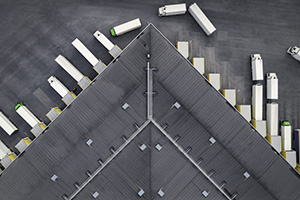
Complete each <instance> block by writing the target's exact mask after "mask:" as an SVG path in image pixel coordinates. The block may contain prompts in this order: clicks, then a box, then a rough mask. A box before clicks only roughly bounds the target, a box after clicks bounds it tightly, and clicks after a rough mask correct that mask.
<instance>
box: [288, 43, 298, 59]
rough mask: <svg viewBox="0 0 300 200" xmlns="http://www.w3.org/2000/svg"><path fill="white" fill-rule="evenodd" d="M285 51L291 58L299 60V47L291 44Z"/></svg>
mask: <svg viewBox="0 0 300 200" xmlns="http://www.w3.org/2000/svg"><path fill="white" fill-rule="evenodd" d="M287 53H288V54H290V55H291V56H292V57H293V58H295V59H296V60H298V61H300V48H299V47H297V46H291V47H289V48H288V50H287Z"/></svg>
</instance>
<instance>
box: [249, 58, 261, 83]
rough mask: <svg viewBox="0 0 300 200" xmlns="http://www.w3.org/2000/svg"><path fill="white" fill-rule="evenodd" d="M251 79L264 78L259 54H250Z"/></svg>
mask: <svg viewBox="0 0 300 200" xmlns="http://www.w3.org/2000/svg"><path fill="white" fill-rule="evenodd" d="M251 69H252V81H259V80H264V71H263V59H262V58H261V56H260V54H252V55H251Z"/></svg>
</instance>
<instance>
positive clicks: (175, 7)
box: [158, 3, 186, 17]
mask: <svg viewBox="0 0 300 200" xmlns="http://www.w3.org/2000/svg"><path fill="white" fill-rule="evenodd" d="M185 13H186V4H185V3H180V4H172V5H165V6H162V7H160V8H159V9H158V16H159V17H162V16H171V15H183V14H185Z"/></svg>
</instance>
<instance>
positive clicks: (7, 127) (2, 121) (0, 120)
mask: <svg viewBox="0 0 300 200" xmlns="http://www.w3.org/2000/svg"><path fill="white" fill-rule="evenodd" d="M0 127H1V128H2V129H3V130H4V131H5V132H6V133H7V134H8V135H11V134H13V133H14V132H15V131H17V130H18V128H17V127H16V126H15V125H14V124H13V123H12V122H11V121H10V120H9V119H8V118H7V117H6V116H5V115H4V114H3V113H2V112H1V111H0Z"/></svg>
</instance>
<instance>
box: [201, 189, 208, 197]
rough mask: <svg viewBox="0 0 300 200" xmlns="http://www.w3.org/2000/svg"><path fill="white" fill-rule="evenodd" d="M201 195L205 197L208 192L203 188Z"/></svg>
mask: <svg viewBox="0 0 300 200" xmlns="http://www.w3.org/2000/svg"><path fill="white" fill-rule="evenodd" d="M202 195H203V196H204V197H205V198H206V197H208V195H209V192H208V191H206V190H203V192H202Z"/></svg>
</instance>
